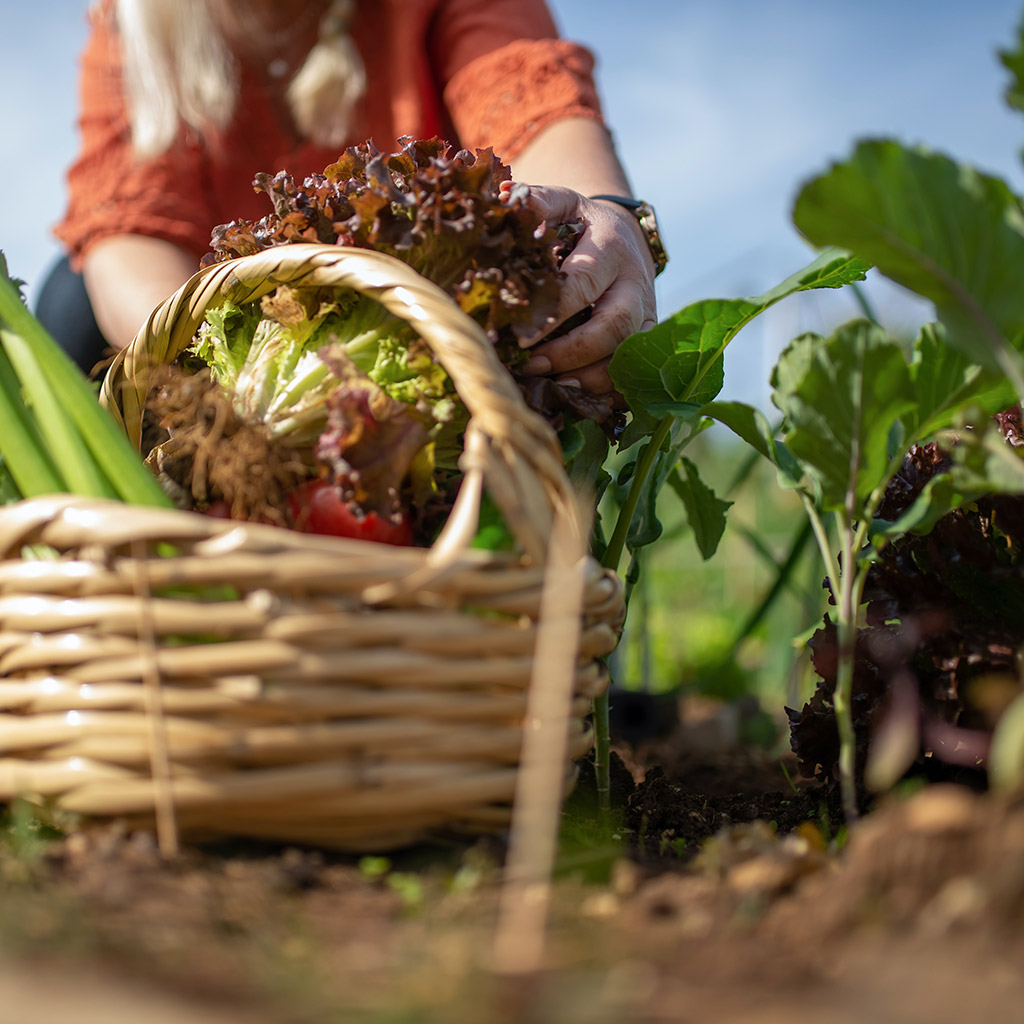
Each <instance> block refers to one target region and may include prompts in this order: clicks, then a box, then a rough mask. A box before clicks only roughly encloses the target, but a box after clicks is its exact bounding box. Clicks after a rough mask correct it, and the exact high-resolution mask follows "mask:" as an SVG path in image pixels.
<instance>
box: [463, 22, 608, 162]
mask: <svg viewBox="0 0 1024 1024" xmlns="http://www.w3.org/2000/svg"><path fill="white" fill-rule="evenodd" d="M593 70H594V58H593V57H592V56H591V54H590V52H589V51H588V50H586V49H584V48H583V47H582V46H579V45H578V44H576V43H570V42H567V41H566V40H562V39H531V40H521V41H518V42H514V43H509V44H508V45H507V46H503V47H501V48H500V49H498V50H495V51H493V52H492V53H488V54H485V55H484V56H482V57H478V58H477V59H476V60H474V61H471V62H470V63H469V64H467V65H466V66H465V67H463V68H461V69H460V70H459V71H457V72H456V73H455V74H454V75H453V76H452V79H451V81H450V82H449V83H448V85H447V87H446V88H445V93H444V98H445V103H446V105H447V107H448V110H449V112H450V114H451V117H452V121H453V123H454V125H455V129H456V131H457V132H458V134H459V141H460V143H461V144H462V145H463V146H465V147H467V148H469V149H483V148H485V147H487V146H493V148H494V151H495V153H496V154H497V155H498V156H499V157H501V158H502V159H503V160H511V159H513V158H514V157H515V156H517V155H518V154H519V153H520V152H521V151H522V150H523V148H524V147H525V146H526V145H527V144H528V143H529V142H530V141H531V140H532V139H533V138H534V136H535V135H537V133H538V132H539V131H540V130H541V129H542V128H544V127H546V126H547V125H549V124H551V123H552V122H553V121H560V120H562V119H564V118H567V117H584V118H589V119H591V120H595V121H601V120H602V117H601V105H600V101H599V100H598V96H597V89H596V87H595V85H594V78H593Z"/></svg>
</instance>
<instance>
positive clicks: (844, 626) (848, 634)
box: [832, 512, 857, 824]
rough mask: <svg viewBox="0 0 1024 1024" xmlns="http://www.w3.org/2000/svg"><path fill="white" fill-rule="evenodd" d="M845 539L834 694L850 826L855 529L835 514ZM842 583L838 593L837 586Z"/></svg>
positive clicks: (853, 811) (853, 813) (853, 809)
mask: <svg viewBox="0 0 1024 1024" xmlns="http://www.w3.org/2000/svg"><path fill="white" fill-rule="evenodd" d="M836 516H837V519H838V520H839V536H840V538H841V540H842V559H841V565H842V569H843V571H842V575H841V576H840V578H839V580H838V581H836V580H833V581H832V582H833V593H836V600H837V604H838V609H839V610H838V616H837V618H838V622H837V624H836V636H837V646H838V651H837V663H836V686H835V690H834V692H833V694H832V706H833V708H834V709H835V716H836V728H837V729H838V731H839V788H840V790H841V792H842V797H843V814H844V815H845V817H846V822H847V824H853V822H855V821H856V820H857V779H856V745H857V740H856V735H855V733H854V730H853V708H852V701H853V675H854V665H855V663H856V654H857V605H856V604H855V603H854V589H855V587H854V582H855V577H856V576H857V572H856V570H855V569H854V558H855V557H856V553H855V551H854V548H853V527H852V525H851V523H850V521H849V519H848V518H847V517H846V516H845V515H841V514H840V513H838V512H837V513H836ZM836 582H838V583H839V587H838V592H837V591H836V587H835V583H836Z"/></svg>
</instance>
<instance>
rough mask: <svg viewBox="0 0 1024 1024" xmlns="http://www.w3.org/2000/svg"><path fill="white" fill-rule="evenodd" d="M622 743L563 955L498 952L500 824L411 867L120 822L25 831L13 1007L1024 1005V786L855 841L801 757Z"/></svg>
mask: <svg viewBox="0 0 1024 1024" xmlns="http://www.w3.org/2000/svg"><path fill="white" fill-rule="evenodd" d="M617 750H618V755H619V756H617V758H616V768H617V770H616V771H615V773H614V776H613V777H614V778H615V780H616V783H617V787H618V796H619V798H620V800H619V803H620V805H621V804H622V802H623V801H624V803H625V810H624V812H623V818H622V820H621V821H620V826H621V827H620V828H619V829H618V830H617V831H616V832H615V833H614V837H613V838H608V837H607V834H605V838H601V833H600V831H599V830H598V829H597V828H596V827H595V826H594V821H593V817H592V816H591V815H588V813H587V811H586V808H587V801H588V794H587V791H586V788H585V787H584V788H582V789H581V790H580V792H579V794H578V796H577V798H576V799H575V800H574V801H573V802H572V803H571V804H570V806H569V808H568V810H567V812H566V826H565V832H566V834H565V836H564V838H563V850H564V857H565V863H564V865H563V867H564V868H565V870H563V872H562V873H561V874H560V877H559V879H558V881H557V883H556V887H555V892H554V901H553V906H552V919H551V927H550V932H549V941H550V948H549V954H548V962H549V963H550V965H551V970H550V972H548V973H547V974H546V975H545V976H544V977H542V978H538V979H533V981H532V983H531V984H529V985H524V984H523V982H522V980H521V979H513V980H509V979H502V978H500V977H498V976H496V975H494V974H493V973H491V970H490V968H491V966H492V965H493V962H492V960H491V957H490V949H491V941H492V938H493V932H494V923H495V919H496V912H497V896H498V892H499V886H498V881H499V865H500V861H501V858H502V855H503V849H502V847H501V843H500V841H499V840H497V839H495V840H480V841H477V842H455V841H453V842H451V843H448V844H438V845H432V846H418V847H415V848H412V849H409V850H406V851H402V852H400V853H398V854H396V855H392V857H391V860H390V861H389V862H385V861H383V860H381V859H361V858H358V857H352V856H338V855H325V854H323V853H321V852H318V851H311V850H299V849H294V848H292V849H283V848H280V847H272V846H262V845H253V844H246V845H237V846H223V845H222V846H218V847H210V848H198V847H189V848H186V849H185V851H184V852H183V853H182V855H181V856H180V857H179V858H178V859H177V860H176V861H174V862H172V863H165V862H163V861H162V860H161V858H160V856H159V854H158V852H157V850H156V845H155V842H154V840H153V838H152V836H150V835H148V834H145V833H136V834H126V833H125V832H124V831H123V830H121V829H119V828H118V827H117V826H116V825H109V826H102V827H99V828H96V829H94V830H89V831H86V832H81V833H78V834H73V835H71V836H69V837H68V838H66V839H62V840H57V841H54V842H50V843H47V844H45V845H44V844H38V845H37V844H36V843H35V842H34V841H31V840H26V839H25V837H24V836H22V837H21V840H20V844H19V842H18V841H16V838H15V837H16V832H17V830H16V829H15V830H10V831H9V833H8V843H9V844H10V849H9V851H8V854H7V856H5V858H4V860H3V864H2V875H3V894H2V899H3V905H4V909H5V913H4V914H3V915H2V924H0V941H2V944H3V948H4V950H5V951H6V952H5V956H4V960H3V963H2V966H0V977H3V978H4V989H5V992H7V993H9V1000H10V1001H9V1003H8V1006H9V1010H8V1012H10V1007H15V1008H16V1007H18V1006H19V1005H20V1003H19V1000H21V1001H23V1002H24V1004H25V1010H24V1012H16V1013H15V1014H14V1016H12V1017H10V1018H9V1019H12V1020H13V1019H27V1018H28V1015H29V1013H32V1014H35V1013H39V1012H45V1013H46V1015H47V1017H48V1018H49V1019H50V1021H52V1022H53V1024H64V1022H65V1021H66V1022H71V1021H75V1022H79V1021H83V1020H92V1019H97V1020H100V1019H112V1017H111V1016H110V1015H111V1014H112V1013H113V1012H115V1011H116V1012H118V1013H119V1014H123V1013H125V1012H134V1013H135V1016H136V1017H137V1018H138V1019H141V1017H142V1016H143V1015H145V1017H146V1019H147V1021H148V1020H153V1021H163V1020H165V1019H166V1020H167V1021H175V1020H188V1019H191V1020H194V1019H202V1020H204V1021H207V1020H208V1021H211V1022H214V1024H220V1022H221V1021H223V1022H224V1024H246V1022H255V1021H266V1022H289V1024H291V1022H295V1024H298V1022H307V1021H309V1022H313V1021H317V1022H322V1021H335V1020H337V1021H367V1022H385V1021H388V1022H398V1021H403V1022H404V1021H409V1022H413V1021H458V1022H461V1021H466V1022H489V1021H503V1020H509V1021H516V1020H522V1021H530V1022H531V1024H532V1022H539V1021H547V1020H552V1021H555V1020H557V1021H560V1022H565V1021H570V1022H571V1021H576V1020H580V1021H584V1020H585V1021H588V1022H602V1021H627V1020H628V1021H680V1022H681V1021H698V1020H714V1021H716V1022H732V1021H735V1022H740V1021H743V1022H758V1024H761V1022H764V1024H767V1022H774V1021H780V1022H783V1021H784V1022H788V1024H800V1022H803V1021H808V1022H811V1021H814V1022H816V1024H817V1022H822V1021H836V1022H846V1021H850V1022H853V1021H860V1020H863V1019H865V1017H866V1016H867V1015H868V1014H872V1015H873V1016H874V1017H875V1018H876V1019H880V1020H899V1021H901V1022H915V1021H922V1022H923V1021H926V1020H927V1021H935V1020H956V1019H962V1020H986V1021H989V1022H994V1024H1000V1022H1004V1021H1005V1022H1007V1024H1009V1022H1016V1021H1019V1020H1020V1019H1021V1016H1020V1014H1021V1006H1022V1005H1024V972H1021V970H1020V964H1021V963H1022V962H1024V959H1022V955H1024V927H1022V925H1024V805H1022V804H1021V803H1019V802H1018V804H1017V805H1015V806H1014V805H1011V804H1008V803H1007V802H1005V801H997V800H996V799H995V798H993V797H991V796H988V795H982V794H977V793H974V792H972V791H971V790H969V789H967V788H966V787H962V786H954V785H932V786H928V787H927V788H924V789H923V790H921V791H920V792H918V793H916V794H914V795H912V796H910V797H906V798H904V799H902V800H897V799H891V800H890V802H888V803H887V804H885V805H883V806H882V807H880V808H879V809H877V810H876V811H873V812H872V813H871V814H869V815H868V816H867V817H865V818H864V819H863V820H862V822H861V823H860V824H859V825H857V826H856V827H855V828H854V829H853V830H851V833H850V835H849V838H848V840H847V841H846V842H845V844H844V845H843V846H842V849H841V850H840V851H839V852H835V850H834V849H833V850H827V849H826V848H825V846H824V844H823V843H822V842H821V841H820V836H821V831H822V826H823V825H825V822H826V821H827V820H828V818H829V810H828V801H826V800H825V799H824V798H823V795H822V793H821V792H820V791H819V790H818V789H816V788H815V787H814V786H813V785H809V784H806V783H805V784H803V785H797V786H796V787H795V788H794V786H792V785H791V784H790V782H789V778H792V777H793V775H794V774H795V773H793V772H792V771H791V770H790V771H789V772H788V773H787V772H784V771H783V769H782V765H783V764H785V761H782V762H780V761H779V760H778V759H773V758H771V757H770V756H769V755H767V754H765V753H763V752H757V751H752V750H751V749H749V748H742V747H738V746H729V747H722V746H717V747H715V746H713V745H705V746H704V747H703V748H702V747H701V746H700V744H699V743H698V742H696V741H695V734H694V731H693V729H692V728H688V727H686V726H682V727H680V728H679V729H677V730H676V731H675V732H674V733H673V734H672V735H670V736H668V737H665V738H663V739H662V740H660V741H658V742H657V744H656V745H655V744H651V745H648V746H646V747H639V748H633V747H626V746H621V747H619V748H617ZM787 774H788V777H787ZM588 823H589V826H588ZM745 823H746V824H745ZM588 827H590V828H591V829H592V831H591V832H590V833H589V834H588V832H587V828H588ZM826 827H827V826H826ZM51 992H52V993H53V997H52V999H50V998H48V996H47V995H46V993H51ZM67 992H73V993H75V998H74V999H70V1000H69V999H67V997H66V993H67ZM140 1007H143V1008H145V1013H144V1014H143V1013H141V1012H139V1011H138V1008H140ZM89 1013H91V1014H93V1016H89V1015H88V1014H89Z"/></svg>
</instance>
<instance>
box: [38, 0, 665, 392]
mask: <svg viewBox="0 0 1024 1024" xmlns="http://www.w3.org/2000/svg"><path fill="white" fill-rule="evenodd" d="M592 67H593V61H592V58H591V57H590V55H589V54H588V53H587V51H585V50H584V49H582V48H581V47H579V46H576V45H574V44H572V43H569V42H566V41H564V40H560V39H558V38H557V33H556V31H555V26H554V23H553V21H552V19H551V16H550V13H549V11H548V9H547V7H546V6H545V3H544V0H363V2H359V3H356V2H354V0H333V2H330V0H176V2H175V3H173V4H168V3H165V2H163V0H102V2H101V3H99V4H98V6H97V8H96V9H95V10H94V11H93V13H92V36H91V39H90V42H89V44H88V47H87V49H86V51H85V54H84V58H83V64H82V81H81V98H82V110H81V119H80V125H81V132H82V148H81V152H80V154H79V157H78V159H77V161H76V162H75V164H74V165H73V166H72V168H71V170H70V172H69V178H68V180H69V188H70V204H69V207H68V211H67V213H66V215H65V218H64V220H63V221H62V222H61V223H60V225H58V228H57V235H58V237H60V238H61V239H62V241H63V242H64V243H65V245H66V247H67V249H68V253H69V258H70V268H71V272H79V271H80V272H81V274H82V277H83V279H84V283H85V287H86V290H87V293H88V297H89V299H90V301H91V307H92V310H93V312H94V313H95V318H96V322H97V324H98V327H99V330H100V331H101V332H102V336H103V338H105V339H106V341H107V342H109V343H110V344H111V345H113V346H115V347H122V346H124V345H126V344H127V343H128V342H129V341H131V339H132V338H133V337H134V335H135V333H136V331H137V330H138V328H139V326H140V325H141V324H142V322H143V321H144V320H145V318H146V317H147V316H148V314H149V312H150V311H151V310H152V309H153V307H155V306H156V305H157V304H158V303H160V302H162V301H163V299H164V298H166V297H167V296H168V295H169V294H170V293H171V292H173V291H174V290H175V289H177V288H178V287H179V286H180V285H181V284H182V283H183V282H184V281H185V280H187V279H188V278H189V277H190V276H191V275H192V273H193V272H194V271H195V269H196V268H197V266H198V261H199V258H200V257H201V256H202V254H203V253H204V252H206V251H207V248H208V242H209V237H210V231H211V228H212V227H213V226H214V225H216V224H219V223H223V222H226V221H228V220H231V219H234V218H237V217H246V218H257V217H259V216H261V215H262V213H263V212H265V211H264V209H263V205H262V204H263V199H262V197H259V196H257V195H256V194H255V193H254V192H253V190H252V187H251V182H252V178H253V176H254V174H255V173H256V172H257V171H261V170H265V171H270V172H276V171H278V170H287V171H289V172H290V173H291V174H292V175H293V176H294V177H296V178H297V179H300V180H301V178H303V177H304V176H305V175H307V174H309V173H311V172H313V171H319V170H322V169H323V167H324V166H326V165H327V164H328V163H330V162H332V161H333V160H335V159H336V158H337V155H338V153H339V151H340V150H341V149H342V148H343V147H344V146H346V145H351V144H353V143H357V142H361V141H363V140H365V139H367V138H372V139H373V141H374V142H375V143H376V144H377V146H378V147H379V148H381V149H385V150H386V149H393V148H396V147H397V140H398V138H399V137H400V136H403V135H408V136H412V137H416V138H427V137H430V136H433V135H435V134H439V135H441V136H442V137H444V138H447V139H448V140H450V141H453V142H458V144H460V145H462V146H465V147H467V148H476V147H480V148H483V147H486V146H493V147H494V149H495V152H496V154H497V155H498V156H499V157H501V158H502V159H503V160H504V161H505V162H506V163H508V164H510V166H511V168H512V172H513V175H514V177H515V178H516V180H518V181H522V182H527V183H529V184H530V186H531V195H532V201H533V202H534V203H535V204H536V205H537V207H538V209H540V210H541V211H542V212H543V214H544V215H545V216H546V217H547V218H549V219H551V220H554V221H562V220H567V219H581V220H582V221H583V222H584V223H585V225H586V232H585V234H584V236H583V238H582V240H581V241H580V243H579V244H578V245H577V247H576V249H575V251H574V252H573V253H572V255H571V256H570V257H569V258H568V259H567V260H566V263H565V265H564V268H565V270H566V272H567V279H566V282H565V286H564V291H563V299H562V304H561V307H560V310H559V320H564V319H567V318H568V317H570V316H571V315H573V314H574V313H576V312H578V311H580V310H582V309H584V308H585V307H587V306H590V305H593V315H592V316H591V318H590V319H589V321H588V322H586V323H584V324H582V325H580V326H577V327H575V328H574V329H573V330H571V331H569V332H568V333H566V334H565V335H564V336H562V337H560V338H558V339H557V340H554V341H550V342H547V343H544V342H542V340H541V339H535V341H536V347H535V348H534V352H533V359H532V363H531V366H530V370H531V372H533V373H537V374H551V375H553V376H554V377H555V379H556V380H559V381H562V382H578V383H579V385H580V386H582V387H583V388H585V389H587V390H590V391H593V392H595V393H605V392H608V391H610V390H611V387H612V386H611V382H610V380H609V377H608V373H607V365H608V360H609V358H610V356H611V353H612V352H613V351H614V349H615V346H616V345H617V344H618V343H619V342H620V341H621V340H622V339H623V338H624V337H626V336H627V335H629V334H631V333H633V332H634V331H637V330H640V329H642V328H646V327H649V326H651V325H653V323H654V321H655V307H654V290H653V278H654V275H655V273H656V270H657V269H660V266H659V267H656V265H655V259H656V257H658V258H660V259H661V262H662V263H663V258H664V257H663V252H661V251H659V249H658V243H657V239H656V235H654V234H652V232H651V230H650V229H651V225H652V223H653V218H652V217H650V216H649V215H648V216H646V217H645V216H642V215H644V214H646V213H647V209H641V210H640V214H641V216H640V217H638V213H637V211H636V210H635V209H632V208H631V207H632V206H635V204H631V203H630V202H629V199H628V197H629V186H628V183H627V181H626V178H625V175H624V173H623V170H622V167H621V165H620V163H619V161H618V159H617V157H616V154H615V151H614V148H613V145H612V142H611V140H610V137H609V135H608V132H607V130H606V129H605V127H604V124H603V123H602V120H601V112H600V107H599V103H598V99H597V95H596V90H595V88H594V83H593V78H592V75H591V71H592ZM595 195H604V196H611V197H613V198H611V199H607V198H605V199H595V198H587V197H588V196H595ZM641 221H642V222H643V223H641ZM652 243H653V249H652V247H651V245H652ZM63 273H64V275H65V277H68V274H69V272H68V269H67V268H64V270H63ZM71 279H72V285H73V281H74V278H73V273H72V274H71ZM59 280H60V279H59V278H55V280H54V283H53V287H51V288H46V287H44V289H43V291H42V293H41V298H40V309H39V313H40V317H41V318H42V319H43V321H44V323H48V325H49V326H50V327H51V330H54V331H55V333H57V334H58V335H59V336H60V335H65V336H66V335H67V333H68V332H67V331H66V330H65V327H64V325H62V324H60V323H57V322H56V321H58V320H59V318H60V310H59V309H58V310H56V311H55V310H54V305H55V301H60V299H59V296H58V295H55V294H54V292H55V291H56V290H58V289H59V287H60V285H59ZM63 301H65V302H66V300H63ZM67 308H71V307H70V305H69V306H67ZM64 343H65V345H66V347H68V348H69V350H70V349H71V348H72V344H71V343H70V342H69V341H65V342H64ZM93 343H94V342H93ZM100 354H101V353H100V352H99V351H93V352H91V353H83V352H77V353H75V355H76V358H77V359H78V361H79V363H80V364H81V365H83V366H87V365H91V362H90V360H91V361H95V359H97V358H98V357H99V356H100Z"/></svg>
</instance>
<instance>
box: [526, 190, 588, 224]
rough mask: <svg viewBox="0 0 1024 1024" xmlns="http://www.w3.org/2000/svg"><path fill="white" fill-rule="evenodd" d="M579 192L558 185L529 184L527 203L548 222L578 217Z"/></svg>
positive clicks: (558, 221)
mask: <svg viewBox="0 0 1024 1024" xmlns="http://www.w3.org/2000/svg"><path fill="white" fill-rule="evenodd" d="M579 201H580V194H579V193H578V192H574V191H573V190H572V189H571V188H562V187H561V186H559V185H531V186H530V196H529V203H530V206H532V207H533V209H534V210H536V211H537V213H538V214H540V216H542V217H543V218H544V219H545V220H546V221H548V223H550V224H563V223H565V222H566V221H568V220H574V219H576V218H578V217H579Z"/></svg>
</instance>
